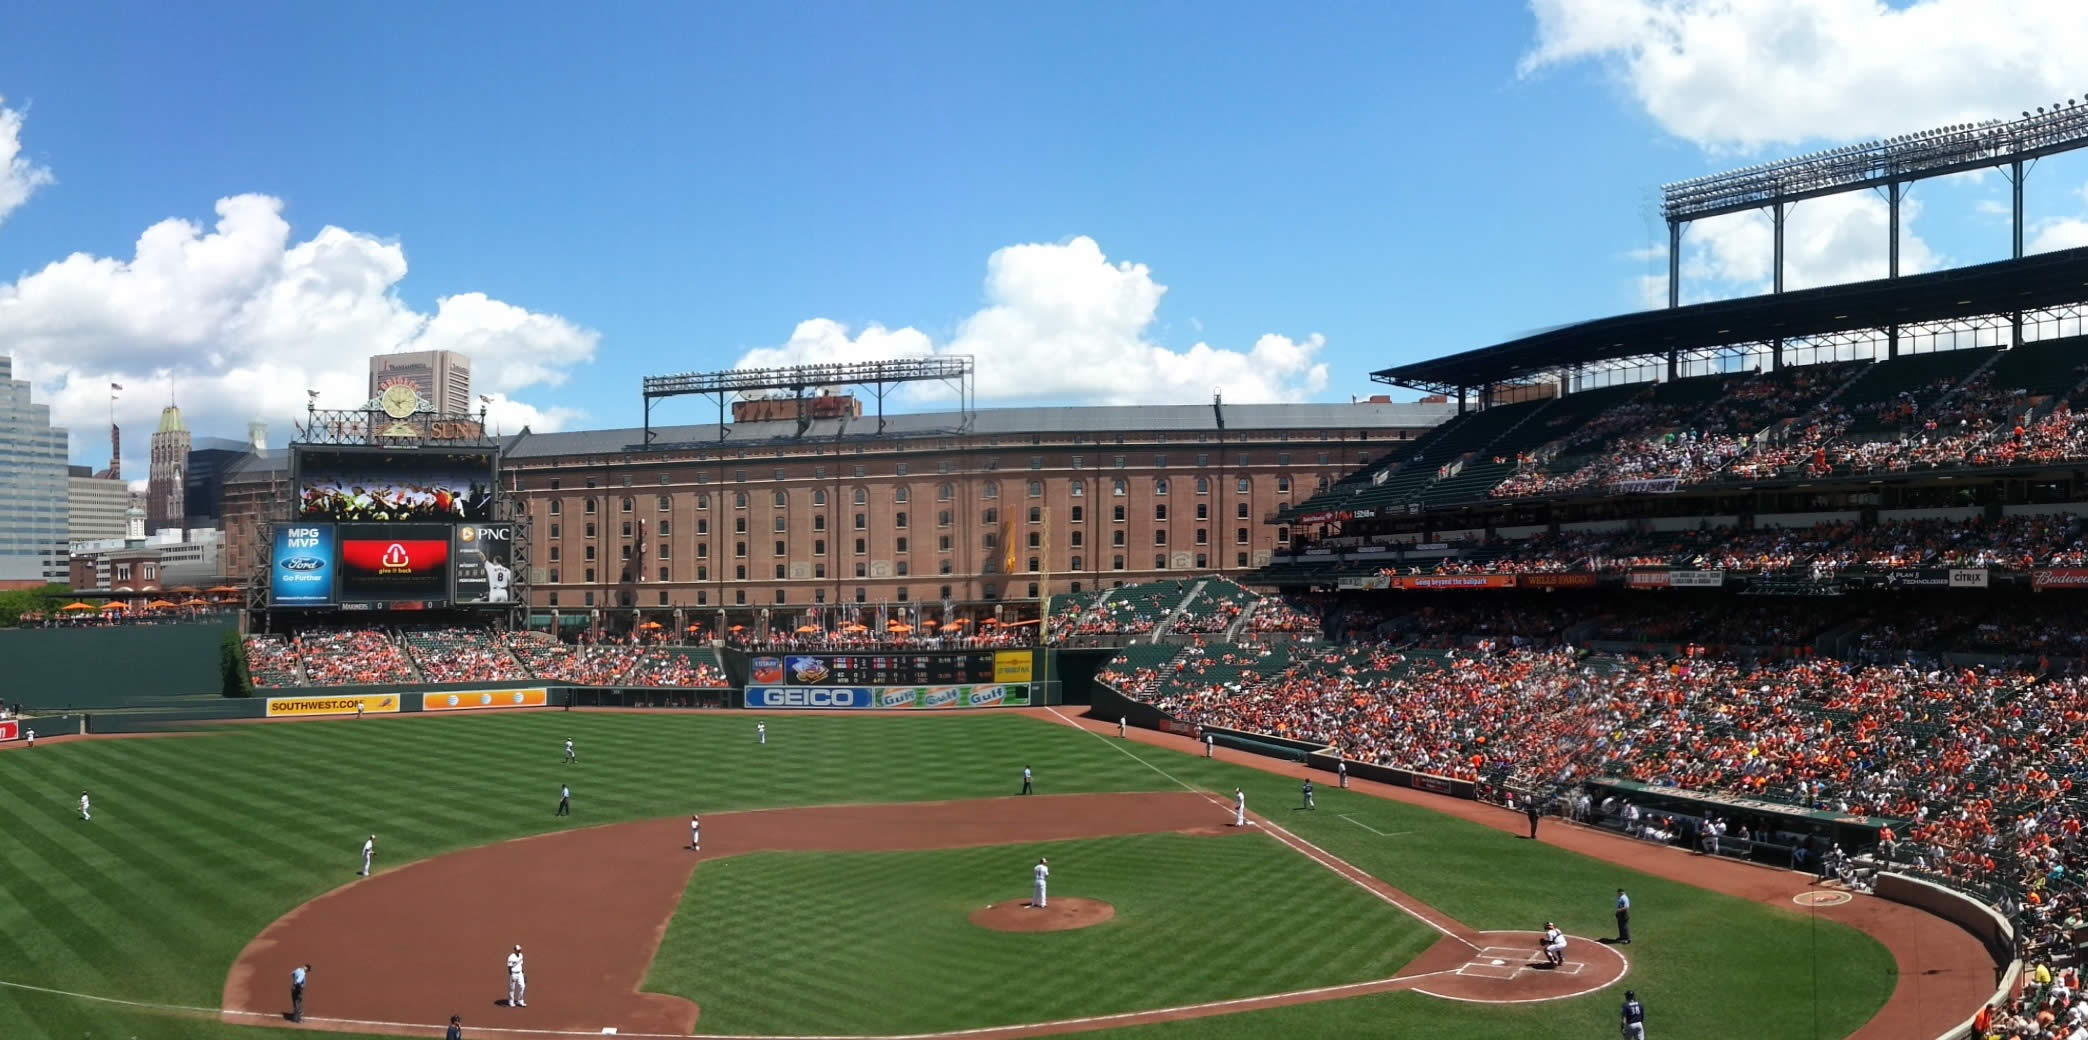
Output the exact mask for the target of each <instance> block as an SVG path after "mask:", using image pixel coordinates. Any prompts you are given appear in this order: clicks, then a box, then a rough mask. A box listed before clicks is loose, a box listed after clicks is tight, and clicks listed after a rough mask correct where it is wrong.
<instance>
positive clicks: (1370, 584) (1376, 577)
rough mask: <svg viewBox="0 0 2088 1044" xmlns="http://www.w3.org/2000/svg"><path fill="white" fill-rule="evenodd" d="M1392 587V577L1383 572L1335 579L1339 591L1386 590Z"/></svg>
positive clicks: (1336, 588) (1335, 585) (1335, 587)
mask: <svg viewBox="0 0 2088 1044" xmlns="http://www.w3.org/2000/svg"><path fill="white" fill-rule="evenodd" d="M1391 587H1392V578H1391V577H1389V576H1386V575H1384V574H1383V573H1377V574H1373V575H1371V576H1343V577H1337V578H1335V580H1334V589H1335V590H1337V591H1384V590H1389V589H1390V588H1391Z"/></svg>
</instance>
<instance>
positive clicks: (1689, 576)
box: [1668, 569, 1725, 587]
mask: <svg viewBox="0 0 2088 1044" xmlns="http://www.w3.org/2000/svg"><path fill="white" fill-rule="evenodd" d="M1668 586H1669V587H1724V586H1725V570H1723V569H1672V570H1669V571H1668Z"/></svg>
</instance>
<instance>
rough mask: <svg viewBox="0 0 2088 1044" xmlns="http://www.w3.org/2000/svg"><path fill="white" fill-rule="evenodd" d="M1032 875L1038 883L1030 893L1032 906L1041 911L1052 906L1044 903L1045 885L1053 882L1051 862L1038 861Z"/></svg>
mask: <svg viewBox="0 0 2088 1044" xmlns="http://www.w3.org/2000/svg"><path fill="white" fill-rule="evenodd" d="M1030 873H1031V876H1032V877H1033V878H1034V880H1035V881H1036V883H1037V884H1036V887H1035V888H1033V889H1031V891H1030V905H1031V906H1034V907H1037V908H1039V909H1042V908H1043V907H1046V906H1049V905H1051V904H1049V903H1047V902H1045V901H1044V883H1045V882H1046V881H1049V880H1051V860H1049V859H1039V860H1037V865H1036V867H1035V868H1033V869H1032V870H1031V871H1030Z"/></svg>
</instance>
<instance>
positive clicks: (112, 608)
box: [101, 602, 125, 613]
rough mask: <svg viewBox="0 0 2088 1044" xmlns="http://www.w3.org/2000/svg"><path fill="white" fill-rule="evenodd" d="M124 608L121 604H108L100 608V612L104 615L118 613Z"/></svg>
mask: <svg viewBox="0 0 2088 1044" xmlns="http://www.w3.org/2000/svg"><path fill="white" fill-rule="evenodd" d="M124 608H125V606H124V604H123V603H122V602H108V603H105V604H104V605H103V606H102V607H101V611H102V612H105V613H120V612H122V611H123V610H124Z"/></svg>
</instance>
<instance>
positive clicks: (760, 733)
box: [754, 721, 768, 746]
mask: <svg viewBox="0 0 2088 1044" xmlns="http://www.w3.org/2000/svg"><path fill="white" fill-rule="evenodd" d="M754 742H755V743H758V744H760V745H762V746H767V745H768V722H765V721H757V722H755V723H754Z"/></svg>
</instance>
